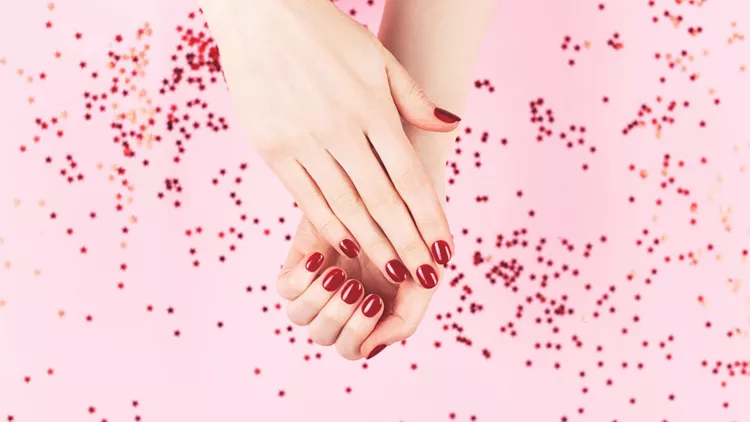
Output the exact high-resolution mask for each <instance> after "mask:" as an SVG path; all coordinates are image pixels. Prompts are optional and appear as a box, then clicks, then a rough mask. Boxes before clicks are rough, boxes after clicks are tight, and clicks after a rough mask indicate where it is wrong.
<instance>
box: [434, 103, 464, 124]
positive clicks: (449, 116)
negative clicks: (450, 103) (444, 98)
mask: <svg viewBox="0 0 750 422" xmlns="http://www.w3.org/2000/svg"><path fill="white" fill-rule="evenodd" d="M435 117H437V118H438V119H440V121H442V122H445V123H456V122H460V121H461V118H460V117H458V116H456V115H455V114H453V113H451V112H450V111H448V110H446V109H444V108H440V107H435Z"/></svg>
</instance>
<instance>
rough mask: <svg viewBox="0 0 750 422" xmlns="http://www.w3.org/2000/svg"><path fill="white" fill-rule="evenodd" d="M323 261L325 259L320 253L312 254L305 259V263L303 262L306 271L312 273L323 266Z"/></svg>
mask: <svg viewBox="0 0 750 422" xmlns="http://www.w3.org/2000/svg"><path fill="white" fill-rule="evenodd" d="M324 260H325V257H324V256H323V254H322V253H320V252H315V253H314V254H312V255H310V257H309V258H307V262H305V268H306V269H307V271H310V272H311V273H314V272H315V271H318V268H320V266H321V265H323V261H324Z"/></svg>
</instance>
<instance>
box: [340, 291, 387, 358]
mask: <svg viewBox="0 0 750 422" xmlns="http://www.w3.org/2000/svg"><path fill="white" fill-rule="evenodd" d="M382 315H383V299H381V298H380V296H378V295H376V294H370V295H368V296H367V297H366V298H365V299H364V300H363V301H362V304H361V305H360V306H359V307H358V308H357V310H356V311H355V312H354V314H353V315H352V316H351V317H350V318H349V321H347V323H346V325H344V328H342V329H341V333H340V334H339V337H338V339H337V340H336V350H337V351H338V352H339V354H340V355H341V356H343V357H344V358H346V359H350V360H356V359H359V358H361V357H362V354H361V353H360V350H361V349H362V347H361V346H362V342H363V341H365V339H366V338H367V336H368V335H370V333H371V332H372V330H373V328H375V325H376V324H377V322H378V320H379V319H380V317H381V316H382Z"/></svg>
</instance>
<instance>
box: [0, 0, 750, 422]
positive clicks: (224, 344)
mask: <svg viewBox="0 0 750 422" xmlns="http://www.w3.org/2000/svg"><path fill="white" fill-rule="evenodd" d="M188 3H189V2H179V1H167V0H160V1H152V0H131V1H127V2H124V1H118V2H114V1H102V0H96V1H95V0H77V1H74V0H64V1H55V2H54V3H50V2H44V1H16V2H13V6H12V8H11V7H10V5H9V4H6V5H5V6H6V7H5V8H4V12H3V13H0V40H2V41H0V92H1V93H2V96H1V97H0V122H1V123H2V133H1V135H0V420H8V421H13V422H42V421H65V422H68V421H70V422H73V421H95V422H100V421H102V422H103V421H105V420H106V421H108V422H120V421H143V422H149V421H153V422H194V421H258V422H265V421H297V420H311V421H326V422H336V421H374V422H388V421H394V422H397V421H404V422H432V421H451V420H455V421H493V422H495V421H498V422H499V421H509V422H516V421H521V422H524V421H532V422H535V421H566V420H567V421H618V422H630V421H637V422H640V421H669V422H680V421H688V422H704V421H705V422H720V421H726V422H732V421H736V422H747V421H750V401H748V396H749V395H748V392H750V377H749V376H748V375H750V368H748V366H749V365H750V339H748V329H750V327H749V325H750V265H749V264H748V260H750V256H748V249H750V188H748V186H749V185H748V184H749V183H750V175H749V174H748V166H749V165H750V129H749V128H748V114H747V113H748V110H749V109H750V102H749V101H750V96H749V95H748V94H750V69H747V66H750V40H745V39H744V35H743V34H744V33H746V32H747V31H748V30H750V19H749V18H750V3H748V2H747V1H744V0H721V1H719V0H710V1H698V0H695V1H692V0H682V1H680V0H677V1H674V0H672V1H666V0H655V1H653V2H651V4H649V1H648V0H638V1H630V0H627V1H626V0H601V2H597V1H590V0H567V1H549V0H528V1H522V2H518V1H504V2H501V4H500V6H499V7H498V9H497V13H496V16H494V18H493V21H492V25H491V29H490V32H489V34H488V36H487V39H486V42H485V44H484V46H483V49H482V54H481V60H480V63H479V64H478V65H477V69H476V80H477V83H476V84H475V85H474V86H473V87H472V93H471V95H470V101H469V104H468V108H467V110H466V111H465V112H464V113H463V117H464V120H463V122H462V126H461V127H460V129H459V133H458V138H457V144H456V153H455V154H454V155H453V157H452V160H453V162H452V163H451V167H449V169H448V177H450V178H451V184H450V185H449V187H448V195H449V197H450V200H449V203H448V213H449V217H450V221H451V224H452V229H453V231H454V234H455V236H456V242H457V254H456V256H455V258H454V260H453V261H452V264H453V265H452V266H451V268H450V269H449V270H448V272H447V277H448V280H446V282H445V283H443V285H442V286H441V289H440V291H439V292H438V293H437V294H436V296H435V298H434V300H433V302H432V304H431V307H430V309H429V310H428V314H427V316H426V318H425V321H424V322H423V324H422V325H421V327H420V329H419V330H418V332H417V334H416V335H415V336H413V337H412V338H410V339H409V340H408V341H407V342H406V344H402V345H399V344H397V345H394V346H392V347H389V348H388V349H386V351H385V352H384V353H382V354H381V355H379V356H378V357H377V359H373V360H372V361H369V362H367V363H364V361H358V362H349V361H345V360H343V359H342V358H340V357H339V356H338V355H337V354H336V353H335V351H334V350H333V349H331V348H323V347H319V346H316V345H313V344H310V343H309V342H308V337H307V335H306V330H305V329H304V328H298V327H292V326H290V324H289V322H288V321H287V319H286V316H285V313H284V310H283V306H284V304H283V303H281V301H280V299H279V298H278V296H277V295H276V293H275V288H274V280H275V277H276V273H277V270H278V267H279V265H280V264H281V262H282V261H283V259H284V257H285V256H286V252H287V249H288V247H289V240H288V237H289V236H291V235H292V234H293V233H294V230H295V227H296V223H297V220H298V218H299V216H300V214H299V211H298V210H297V209H295V208H294V207H293V202H292V199H291V197H290V196H289V195H288V194H286V192H285V191H284V189H283V187H282V185H281V184H280V183H279V182H278V181H277V180H276V179H275V177H274V176H273V174H272V173H271V172H270V170H268V169H267V168H266V166H265V165H264V164H263V163H262V162H261V161H260V159H259V158H258V157H256V156H255V154H254V153H253V152H252V150H251V149H250V147H249V145H248V144H246V143H245V142H244V140H243V139H242V134H241V133H240V131H239V130H238V129H237V128H238V126H239V125H238V124H237V116H235V115H234V114H233V111H232V109H231V107H230V103H229V98H228V94H227V91H226V89H225V85H224V84H223V81H222V78H221V77H220V76H219V77H218V81H215V82H214V81H212V79H211V78H212V77H216V76H217V75H219V74H218V73H215V72H212V69H211V67H210V66H208V65H205V64H201V63H200V58H201V57H202V58H208V57H209V56H210V55H211V54H212V50H211V49H212V46H213V44H212V43H211V42H210V40H209V39H208V38H209V35H207V34H206V33H205V31H203V28H202V26H203V20H202V17H201V16H200V14H191V12H195V11H197V7H196V6H195V5H194V4H188ZM338 4H339V5H340V6H341V7H342V8H343V9H344V10H347V11H348V10H353V11H355V14H356V18H357V19H359V20H361V21H362V22H365V23H367V24H368V25H369V27H370V28H377V23H378V20H379V18H380V13H381V11H382V6H383V0H376V1H375V2H374V5H368V3H367V1H365V0H356V1H339V2H338ZM201 31H203V33H200V32H201ZM446 36H447V35H446ZM175 69H180V70H175ZM532 102H534V105H533V106H532V104H531V103H532ZM534 117H537V118H536V119H535V118H534ZM550 117H551V119H550ZM540 120H541V121H540ZM540 127H541V128H540Z"/></svg>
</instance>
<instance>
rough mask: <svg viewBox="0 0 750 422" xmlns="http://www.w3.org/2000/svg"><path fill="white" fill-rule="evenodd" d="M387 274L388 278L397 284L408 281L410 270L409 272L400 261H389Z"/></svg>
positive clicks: (386, 268)
mask: <svg viewBox="0 0 750 422" xmlns="http://www.w3.org/2000/svg"><path fill="white" fill-rule="evenodd" d="M385 272H386V273H388V277H390V278H391V280H393V281H395V282H396V283H400V282H402V281H404V280H406V277H408V276H409V270H407V269H406V266H405V265H404V264H403V263H401V261H399V260H398V259H392V260H390V261H388V263H387V264H385Z"/></svg>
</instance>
